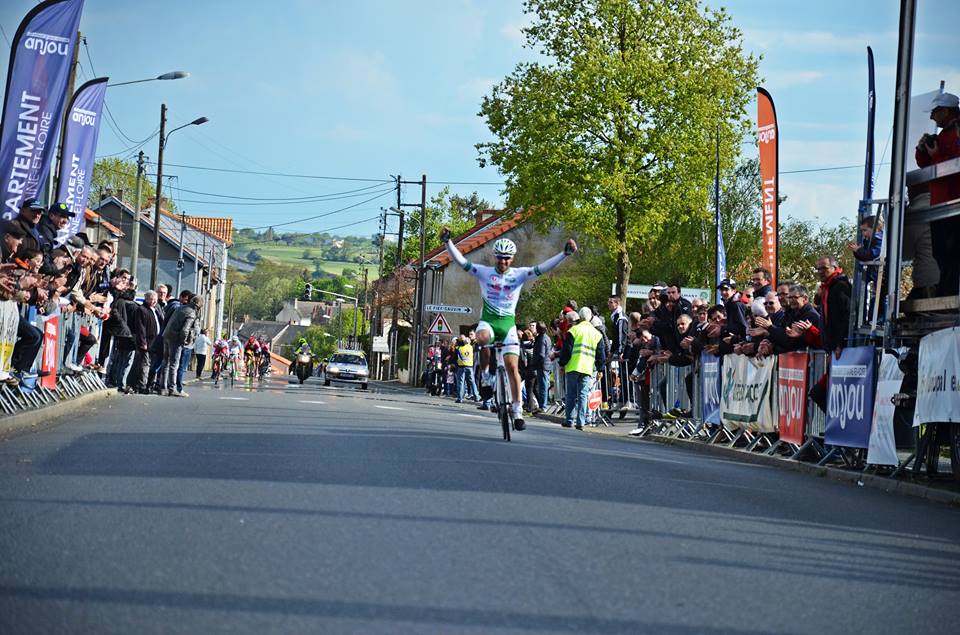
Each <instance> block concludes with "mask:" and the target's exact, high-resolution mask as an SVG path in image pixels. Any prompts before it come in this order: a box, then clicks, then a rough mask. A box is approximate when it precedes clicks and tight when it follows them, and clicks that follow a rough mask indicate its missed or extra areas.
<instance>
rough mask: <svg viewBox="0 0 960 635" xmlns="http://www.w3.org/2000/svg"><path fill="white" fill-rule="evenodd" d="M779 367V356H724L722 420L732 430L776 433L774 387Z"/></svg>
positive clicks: (721, 401)
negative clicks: (776, 370) (774, 375)
mask: <svg viewBox="0 0 960 635" xmlns="http://www.w3.org/2000/svg"><path fill="white" fill-rule="evenodd" d="M776 366H777V358H776V357H766V358H763V359H757V358H754V357H747V356H746V355H727V356H725V357H724V360H723V367H722V368H723V383H722V384H721V394H722V397H721V399H720V417H721V419H722V420H723V423H724V424H725V425H726V426H727V427H728V428H734V429H736V428H747V429H749V430H751V431H753V432H775V431H776V429H777V419H776V417H775V416H774V412H775V411H776V390H774V387H773V373H774V371H775V369H776Z"/></svg>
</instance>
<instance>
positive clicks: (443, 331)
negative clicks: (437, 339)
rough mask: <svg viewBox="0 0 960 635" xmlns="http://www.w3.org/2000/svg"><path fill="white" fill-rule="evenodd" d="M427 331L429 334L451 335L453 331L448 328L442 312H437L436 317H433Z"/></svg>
mask: <svg viewBox="0 0 960 635" xmlns="http://www.w3.org/2000/svg"><path fill="white" fill-rule="evenodd" d="M427 333H429V334H430V335H453V331H452V330H450V325H449V324H448V323H447V319H446V318H445V317H443V313H437V317H436V318H434V320H433V324H431V325H430V329H429V330H428V331H427Z"/></svg>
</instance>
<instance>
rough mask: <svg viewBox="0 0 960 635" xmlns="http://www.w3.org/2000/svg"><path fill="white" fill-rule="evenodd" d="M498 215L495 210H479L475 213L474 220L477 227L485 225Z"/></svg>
mask: <svg viewBox="0 0 960 635" xmlns="http://www.w3.org/2000/svg"><path fill="white" fill-rule="evenodd" d="M498 214H499V212H498V211H497V210H495V209H481V210H478V211H477V215H476V218H475V220H476V222H477V225H479V224H480V223H485V222H487V221H488V220H490V219H491V218H494V217H495V216H497V215H498Z"/></svg>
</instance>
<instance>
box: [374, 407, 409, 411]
mask: <svg viewBox="0 0 960 635" xmlns="http://www.w3.org/2000/svg"><path fill="white" fill-rule="evenodd" d="M374 408H380V409H381V410H406V408H396V407H394V406H374Z"/></svg>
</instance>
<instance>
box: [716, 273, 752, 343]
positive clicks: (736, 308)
mask: <svg viewBox="0 0 960 635" xmlns="http://www.w3.org/2000/svg"><path fill="white" fill-rule="evenodd" d="M717 289H719V290H720V297H721V298H722V299H723V308H724V311H725V313H726V315H727V321H726V333H727V334H728V335H733V336H734V338H735V339H736V340H742V339H743V338H745V337H746V336H747V305H746V304H744V303H743V301H742V300H741V299H740V294H739V293H737V283H736V281H734V280H733V279H731V278H725V279H723V280H721V281H720V284H718V285H717ZM734 343H736V342H734Z"/></svg>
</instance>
